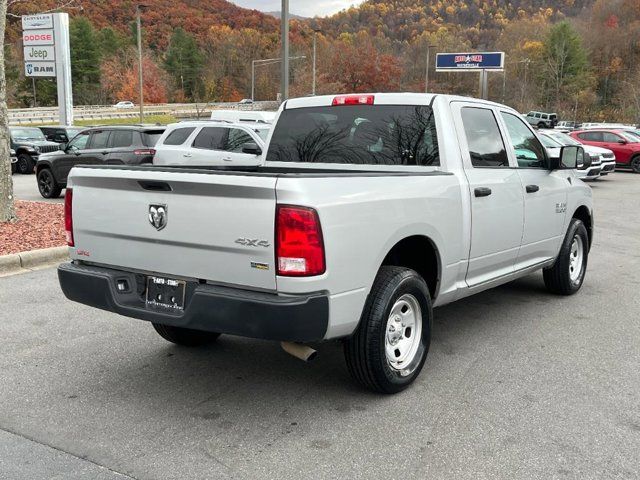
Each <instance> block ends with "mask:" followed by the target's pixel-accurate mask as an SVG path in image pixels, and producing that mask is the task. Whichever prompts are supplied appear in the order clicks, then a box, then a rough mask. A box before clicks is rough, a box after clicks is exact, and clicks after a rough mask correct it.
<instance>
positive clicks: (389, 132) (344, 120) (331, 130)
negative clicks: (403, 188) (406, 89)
mask: <svg viewBox="0 0 640 480" xmlns="http://www.w3.org/2000/svg"><path fill="white" fill-rule="evenodd" d="M267 161H271V162H302V163H340V164H356V165H424V166H438V165H440V157H439V150H438V139H437V135H436V126H435V121H434V118H433V110H432V109H431V108H430V107H428V106H410V105H345V106H332V107H311V108H296V109H290V110H285V111H283V112H282V113H281V115H280V118H279V120H278V122H277V124H276V126H275V130H274V132H273V135H272V137H271V142H270V144H269V151H268V153H267Z"/></svg>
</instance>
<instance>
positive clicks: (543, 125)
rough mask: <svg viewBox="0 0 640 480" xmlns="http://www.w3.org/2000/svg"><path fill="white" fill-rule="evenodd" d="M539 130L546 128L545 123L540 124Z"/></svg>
mask: <svg viewBox="0 0 640 480" xmlns="http://www.w3.org/2000/svg"><path fill="white" fill-rule="evenodd" d="M538 128H546V125H545V124H544V123H543V122H540V123H538Z"/></svg>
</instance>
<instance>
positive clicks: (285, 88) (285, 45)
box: [280, 0, 289, 102]
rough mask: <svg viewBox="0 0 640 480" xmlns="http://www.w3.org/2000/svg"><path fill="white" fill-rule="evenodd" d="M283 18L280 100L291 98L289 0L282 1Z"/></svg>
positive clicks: (281, 28) (281, 29)
mask: <svg viewBox="0 0 640 480" xmlns="http://www.w3.org/2000/svg"><path fill="white" fill-rule="evenodd" d="M281 13H282V17H281V21H280V34H281V36H282V39H281V42H282V46H281V49H282V51H281V54H280V57H281V58H282V64H281V74H280V95H281V97H280V100H281V101H283V102H284V101H286V100H287V98H289V0H282V12H281Z"/></svg>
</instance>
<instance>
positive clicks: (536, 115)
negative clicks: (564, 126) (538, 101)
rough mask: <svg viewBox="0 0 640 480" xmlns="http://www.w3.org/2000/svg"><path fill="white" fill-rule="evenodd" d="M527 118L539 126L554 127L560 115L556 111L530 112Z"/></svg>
mask: <svg viewBox="0 0 640 480" xmlns="http://www.w3.org/2000/svg"><path fill="white" fill-rule="evenodd" d="M525 118H526V119H527V122H529V124H531V125H535V126H536V127H538V128H554V127H555V126H556V125H557V124H558V116H557V115H556V114H555V113H544V112H529V113H527V115H526V116H525Z"/></svg>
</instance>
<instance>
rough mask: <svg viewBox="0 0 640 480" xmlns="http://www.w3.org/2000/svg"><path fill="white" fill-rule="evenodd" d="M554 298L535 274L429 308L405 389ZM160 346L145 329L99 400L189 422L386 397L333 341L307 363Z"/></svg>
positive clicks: (262, 352)
mask: <svg viewBox="0 0 640 480" xmlns="http://www.w3.org/2000/svg"><path fill="white" fill-rule="evenodd" d="M557 298H558V297H555V296H553V295H550V294H548V293H547V292H546V290H545V289H544V285H543V283H542V278H541V275H540V274H537V275H532V276H529V277H526V278H523V279H520V280H517V281H515V282H513V283H510V284H507V285H504V286H502V287H498V288H496V289H493V290H489V291H487V292H483V293H480V294H477V295H475V296H473V297H469V298H467V299H463V300H460V301H457V302H455V303H453V304H451V305H449V306H445V307H441V308H437V309H435V322H434V329H433V336H432V346H431V351H430V354H429V358H428V359H427V362H426V365H425V367H424V369H423V371H422V374H421V376H420V377H419V378H418V380H417V381H416V383H415V384H414V386H413V387H412V388H417V389H421V390H428V389H429V385H430V384H431V383H432V382H433V381H434V376H436V377H440V376H443V377H446V376H447V370H448V368H449V365H450V364H451V357H452V356H456V355H461V358H462V359H463V360H464V359H465V357H467V356H468V357H473V356H474V355H475V354H476V353H478V352H481V351H482V350H483V344H484V343H485V342H491V343H494V344H495V342H496V341H502V340H504V341H508V336H509V335H510V332H511V331H512V330H513V329H514V328H515V329H522V328H524V329H526V328H527V324H528V325H529V326H532V325H533V327H534V328H535V325H534V324H535V319H536V318H538V317H539V316H540V315H542V313H541V309H542V308H543V307H545V306H546V307H547V308H551V309H552V308H554V307H553V306H552V305H553V302H550V299H557ZM550 305H551V306H550ZM163 342H164V341H163V340H162V339H160V338H159V337H155V333H154V332H153V331H152V329H151V327H150V326H149V338H147V337H146V336H145V337H144V338H141V339H140V344H141V345H143V344H150V348H149V349H148V350H147V351H145V352H144V354H140V355H131V356H129V358H127V356H124V358H123V359H122V360H121V361H118V362H115V363H114V364H113V365H111V366H109V367H108V368H111V369H117V370H116V371H115V372H111V374H110V375H109V377H108V378H109V379H114V382H117V384H115V383H114V384H111V383H110V382H109V381H107V382H103V383H101V385H99V386H97V387H98V388H99V389H100V390H101V391H103V392H104V394H106V395H113V393H114V392H118V391H120V390H122V389H123V388H124V389H126V391H127V394H126V395H127V398H128V399H129V400H130V401H132V402H133V403H134V404H136V403H137V404H138V405H137V407H139V408H145V404H147V403H148V401H149V398H153V399H154V400H153V404H154V405H157V406H159V407H160V411H162V410H165V409H166V411H167V412H168V411H172V412H173V413H172V415H176V414H177V413H178V412H181V411H184V410H185V409H186V410H187V411H188V412H184V413H186V414H187V415H188V416H190V417H192V418H197V419H200V420H203V419H204V420H212V421H213V420H216V421H218V420H220V421H224V420H223V419H224V418H225V417H227V416H228V415H229V412H232V411H233V412H236V415H235V416H237V415H238V412H239V411H243V412H253V413H252V414H251V415H258V414H260V415H267V416H269V413H270V414H271V415H276V416H278V415H280V416H282V415H284V414H285V413H286V412H287V411H289V408H291V406H292V405H297V407H296V408H299V406H300V405H301V404H304V403H305V402H306V401H307V400H309V401H312V402H313V404H314V406H315V408H320V409H321V410H322V409H329V410H338V411H341V412H343V413H345V412H349V411H352V410H355V411H357V410H359V409H362V410H364V409H366V408H368V406H367V405H376V404H387V403H388V402H389V401H391V399H392V398H394V397H393V396H380V395H375V394H372V393H369V392H367V391H365V390H362V389H360V388H359V387H358V386H357V385H355V384H354V383H353V382H352V381H351V379H350V377H349V374H348V371H347V369H346V366H345V364H344V359H343V354H342V344H341V343H340V342H326V343H322V344H319V345H316V348H317V349H318V352H319V353H318V357H317V359H316V360H315V361H314V362H311V363H308V364H306V363H303V362H302V361H300V360H298V359H295V358H293V357H291V356H289V355H288V354H286V353H285V352H284V351H282V350H281V348H280V346H279V345H278V343H277V342H268V341H261V340H253V339H244V338H239V337H232V336H224V335H223V336H221V337H220V338H219V339H218V341H217V342H216V343H215V344H213V345H211V346H208V347H201V348H195V349H193V348H186V347H179V346H174V345H171V344H167V343H163ZM87 373H88V372H87ZM115 379H117V380H115ZM87 380H88V379H86V378H85V379H84V380H82V381H83V382H86V381H87ZM441 380H442V379H440V378H437V381H441ZM105 401H106V399H105ZM225 412H226V413H225ZM237 421H239V420H237Z"/></svg>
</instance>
